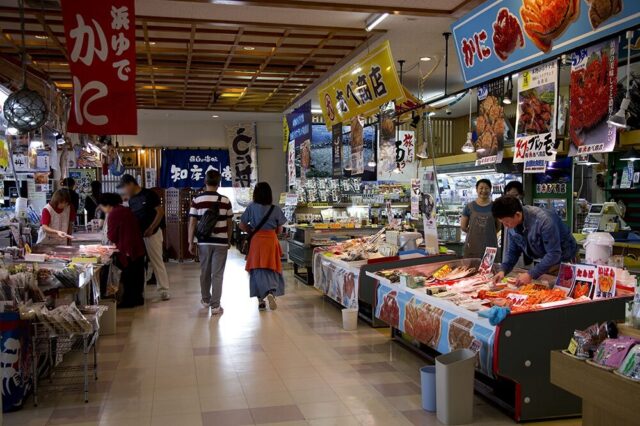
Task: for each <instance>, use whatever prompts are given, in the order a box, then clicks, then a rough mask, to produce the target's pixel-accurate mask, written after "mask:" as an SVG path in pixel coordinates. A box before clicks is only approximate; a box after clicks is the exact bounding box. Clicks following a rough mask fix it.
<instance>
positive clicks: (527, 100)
mask: <svg viewBox="0 0 640 426" xmlns="http://www.w3.org/2000/svg"><path fill="white" fill-rule="evenodd" d="M557 93H558V63H557V62H556V61H553V62H549V63H546V64H543V65H540V66H538V67H535V68H532V69H530V70H527V71H524V72H522V73H520V75H519V76H518V107H517V111H516V140H515V149H514V152H513V162H514V163H525V162H527V161H529V160H544V161H553V160H555V159H556V111H557V110H558V105H557V102H558V97H557ZM528 168H529V170H528V172H529V173H535V172H532V171H531V169H532V168H538V169H539V168H540V167H539V166H538V167H534V166H533V165H529V167H528ZM545 168H546V167H545ZM542 171H543V172H544V169H543V170H542Z"/></svg>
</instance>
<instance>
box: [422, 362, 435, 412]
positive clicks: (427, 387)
mask: <svg viewBox="0 0 640 426" xmlns="http://www.w3.org/2000/svg"><path fill="white" fill-rule="evenodd" d="M420 385H421V386H422V408H423V409H425V410H427V411H431V412H434V411H436V366H435V365H427V366H426V367H422V368H421V369H420Z"/></svg>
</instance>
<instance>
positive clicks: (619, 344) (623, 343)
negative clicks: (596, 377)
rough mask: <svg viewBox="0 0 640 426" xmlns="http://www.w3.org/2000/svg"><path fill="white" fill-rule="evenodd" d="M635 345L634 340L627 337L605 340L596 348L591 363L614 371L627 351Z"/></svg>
mask: <svg viewBox="0 0 640 426" xmlns="http://www.w3.org/2000/svg"><path fill="white" fill-rule="evenodd" d="M635 343H636V341H635V339H634V338H632V337H628V336H620V337H618V338H617V339H606V340H605V341H604V342H602V343H601V344H600V346H598V349H597V350H596V353H595V355H594V356H593V363H594V364H597V365H599V366H601V367H607V368H610V369H616V368H618V367H620V365H621V364H622V361H624V359H625V357H626V356H627V353H628V352H629V349H631V347H632V346H633V345H635Z"/></svg>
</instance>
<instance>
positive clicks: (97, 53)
mask: <svg viewBox="0 0 640 426" xmlns="http://www.w3.org/2000/svg"><path fill="white" fill-rule="evenodd" d="M62 17H63V23H64V34H65V39H66V45H67V50H68V52H69V70H70V71H71V75H72V79H73V99H72V104H71V111H70V112H69V121H68V123H67V131H69V132H73V133H89V134H98V135H108V134H121V135H122V134H125V135H134V134H137V133H138V119H137V108H136V34H135V31H136V22H135V7H134V0H102V1H85V0H62Z"/></svg>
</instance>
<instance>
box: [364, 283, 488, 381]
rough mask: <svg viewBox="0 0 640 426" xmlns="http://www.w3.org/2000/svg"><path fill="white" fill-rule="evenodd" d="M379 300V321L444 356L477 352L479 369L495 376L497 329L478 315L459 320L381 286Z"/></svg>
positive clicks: (417, 298) (407, 294)
mask: <svg viewBox="0 0 640 426" xmlns="http://www.w3.org/2000/svg"><path fill="white" fill-rule="evenodd" d="M424 297H429V296H426V295H425V296H424ZM376 300H378V301H379V302H378V304H377V306H376V318H378V319H380V320H382V321H384V322H386V323H387V324H389V325H391V326H392V327H395V328H397V329H398V330H400V331H402V332H404V333H407V334H408V335H409V336H411V337H413V338H414V339H416V340H417V341H419V342H421V343H424V344H426V345H428V346H430V347H431V348H433V349H435V350H437V351H438V352H440V353H443V354H446V353H449V352H451V351H454V350H456V349H462V348H467V349H471V350H474V351H476V352H477V353H478V363H477V365H476V368H478V369H479V370H480V371H482V372H483V373H485V374H487V375H488V376H493V372H492V362H493V340H494V338H495V327H493V326H491V325H490V324H489V322H488V321H486V320H483V319H479V318H478V317H477V315H476V314H470V315H469V316H468V317H466V316H458V315H456V314H453V313H451V312H448V311H446V310H445V309H443V308H440V307H438V306H435V305H434V304H431V303H429V302H428V301H426V300H424V299H423V298H422V296H421V295H416V294H415V293H413V292H412V291H411V290H405V291H403V290H400V289H399V288H398V287H397V286H394V285H387V284H383V283H380V285H379V286H378V290H377V299H376Z"/></svg>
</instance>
